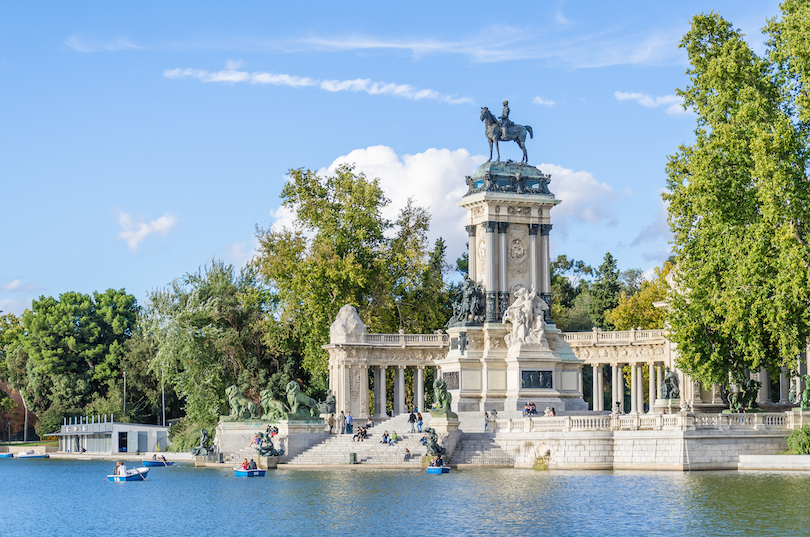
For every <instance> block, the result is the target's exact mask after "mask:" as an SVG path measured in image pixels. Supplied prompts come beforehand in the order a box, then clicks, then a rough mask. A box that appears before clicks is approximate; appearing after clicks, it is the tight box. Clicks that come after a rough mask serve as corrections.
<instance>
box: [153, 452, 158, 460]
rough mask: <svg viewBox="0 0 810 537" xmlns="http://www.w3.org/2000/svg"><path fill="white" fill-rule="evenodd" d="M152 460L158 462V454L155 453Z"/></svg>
mask: <svg viewBox="0 0 810 537" xmlns="http://www.w3.org/2000/svg"><path fill="white" fill-rule="evenodd" d="M152 460H153V461H156V460H158V458H157V453H155V454H154V455H152Z"/></svg>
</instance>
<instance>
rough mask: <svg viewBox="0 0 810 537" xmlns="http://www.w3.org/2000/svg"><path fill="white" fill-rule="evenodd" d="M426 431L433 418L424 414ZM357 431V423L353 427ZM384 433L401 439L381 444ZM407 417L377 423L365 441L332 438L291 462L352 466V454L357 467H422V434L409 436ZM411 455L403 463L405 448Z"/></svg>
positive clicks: (349, 435) (423, 453) (350, 437)
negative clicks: (394, 433) (375, 465)
mask: <svg viewBox="0 0 810 537" xmlns="http://www.w3.org/2000/svg"><path fill="white" fill-rule="evenodd" d="M422 418H423V423H424V425H423V429H425V428H427V427H429V426H430V415H429V414H427V415H425V414H422ZM354 429H355V432H356V431H357V422H355V426H354ZM385 431H388V433H389V435H390V434H391V433H392V432H393V431H396V432H397V435H398V436H399V438H400V440H399V442H397V443H396V444H394V445H393V446H390V445H388V444H381V443H380V439H381V438H382V435H383V433H384V432H385ZM409 431H410V425H409V424H408V414H400V415H398V416H395V417H393V418H390V419H388V420H386V421H384V422H382V423H379V424H377V423H375V425H374V427H372V428H371V429H369V437H368V439H366V440H365V441H363V442H354V441H352V437H353V436H354V434H343V435H333V436H332V437H330V438H329V439H327V440H326V441H324V442H321V443H320V444H317V445H315V446H313V447H311V448H310V449H308V450H307V451H305V452H303V453H301V454H300V455H298V456H296V457H294V458H293V459H292V460H290V461H289V462H288V464H291V465H323V464H349V460H350V458H349V454H350V453H355V454H356V455H357V463H358V464H379V465H398V466H403V467H416V468H418V467H419V466H420V465H421V460H420V459H421V458H422V457H423V456H424V455H425V454H426V450H425V447H424V446H423V445H422V443H421V442H420V441H419V440H420V439H421V438H422V434H420V433H410V432H409ZM406 447H407V448H408V450H409V451H410V452H411V459H410V461H408V462H405V461H404V457H405V448H406Z"/></svg>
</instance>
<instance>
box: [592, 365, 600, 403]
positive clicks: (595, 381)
mask: <svg viewBox="0 0 810 537" xmlns="http://www.w3.org/2000/svg"><path fill="white" fill-rule="evenodd" d="M591 367H592V368H593V408H592V409H591V410H593V411H597V410H599V402H598V401H599V399H598V395H599V379H598V378H597V374H598V373H599V366H598V365H593V366H591Z"/></svg>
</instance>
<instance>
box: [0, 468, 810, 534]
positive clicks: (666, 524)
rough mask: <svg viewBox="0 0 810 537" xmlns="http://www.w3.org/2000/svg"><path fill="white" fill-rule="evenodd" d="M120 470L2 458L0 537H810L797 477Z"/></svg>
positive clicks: (809, 484)
mask: <svg viewBox="0 0 810 537" xmlns="http://www.w3.org/2000/svg"><path fill="white" fill-rule="evenodd" d="M127 464H128V465H131V463H127ZM112 468H113V463H112V462H110V461H72V460H59V459H47V460H45V459H39V460H36V459H32V460H17V459H0V493H1V494H2V498H3V500H2V507H0V513H2V516H0V535H4V536H28V535H73V536H80V535H82V536H83V535H112V534H114V535H116V536H128V535H164V536H165V535H171V536H174V535H184V536H185V535H199V536H209V535H216V536H227V535H251V536H256V535H318V534H322V535H381V534H388V535H392V536H399V535H485V534H509V535H512V536H518V535H541V534H542V535H588V536H591V535H627V534H634V535H642V534H643V535H690V536H691V535H695V536H698V535H735V536H736V535H780V536H784V535H808V534H810V530H808V529H807V528H806V525H807V523H808V520H809V519H810V516H808V510H807V503H808V498H810V495H809V494H808V493H810V475H808V474H803V473H795V474H794V473H765V472H750V473H748V472H746V473H740V472H692V473H689V472H683V473H681V472H572V471H565V472H563V471H546V472H535V471H531V470H511V469H474V470H472V469H471V470H453V472H452V473H450V474H445V475H427V474H426V473H425V472H424V471H415V470H322V471H307V470H283V469H282V470H275V471H273V470H271V471H268V473H267V476H266V477H264V478H236V477H234V476H233V475H232V474H231V475H230V476H227V477H223V474H225V473H226V472H227V469H226V470H222V469H213V468H194V467H193V466H192V465H190V464H183V465H177V466H174V467H171V468H153V469H152V470H151V471H150V472H149V475H148V476H147V481H146V482H128V483H111V482H108V481H106V480H105V479H104V476H105V475H106V474H108V473H110V472H111V471H112Z"/></svg>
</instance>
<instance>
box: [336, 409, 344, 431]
mask: <svg viewBox="0 0 810 537" xmlns="http://www.w3.org/2000/svg"><path fill="white" fill-rule="evenodd" d="M337 424H338V431H340V432H339V433H338V434H343V433H345V432H346V415H345V414H344V413H343V411H342V410H341V411H340V416H338V423H337Z"/></svg>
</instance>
